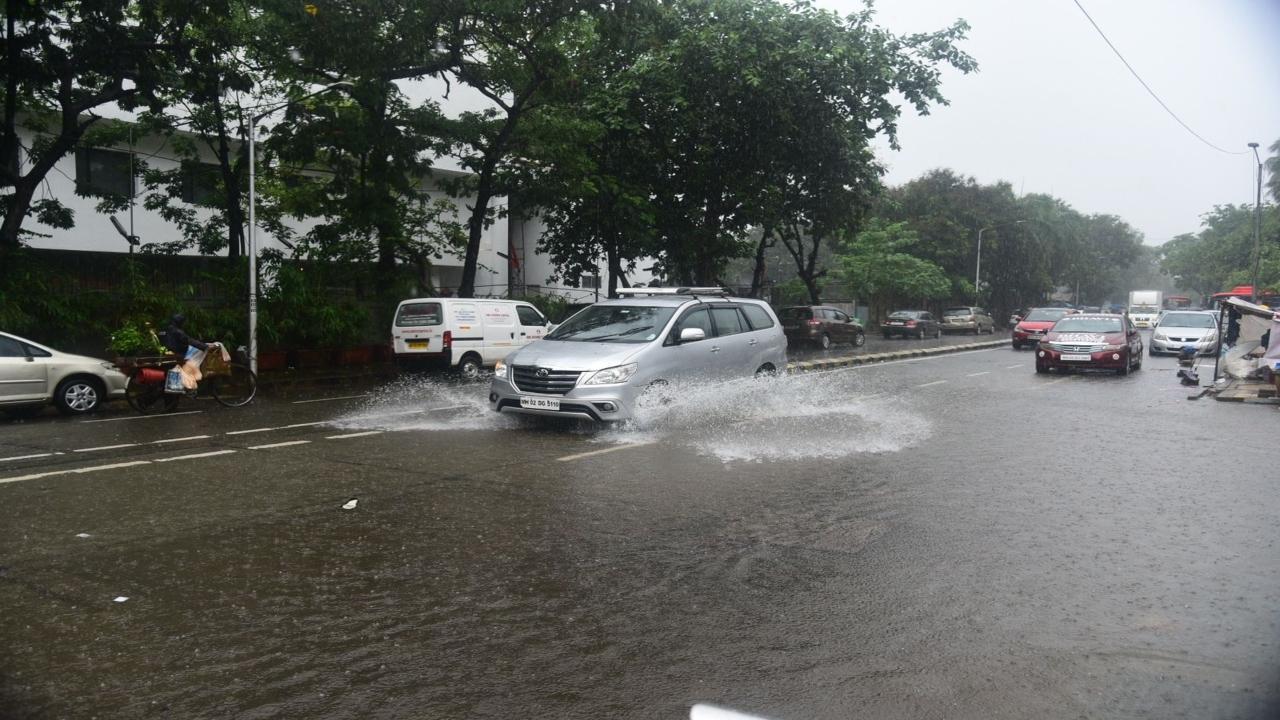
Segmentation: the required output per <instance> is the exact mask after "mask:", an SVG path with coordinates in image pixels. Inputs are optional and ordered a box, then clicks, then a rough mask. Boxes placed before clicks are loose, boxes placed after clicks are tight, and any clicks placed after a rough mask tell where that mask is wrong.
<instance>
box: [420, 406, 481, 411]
mask: <svg viewBox="0 0 1280 720" xmlns="http://www.w3.org/2000/svg"><path fill="white" fill-rule="evenodd" d="M466 407H471V406H470V405H445V406H444V407H438V408H428V409H427V411H426V412H440V411H441V410H461V409H462V408H466Z"/></svg>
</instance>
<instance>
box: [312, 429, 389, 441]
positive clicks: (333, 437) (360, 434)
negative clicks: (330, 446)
mask: <svg viewBox="0 0 1280 720" xmlns="http://www.w3.org/2000/svg"><path fill="white" fill-rule="evenodd" d="M382 432H383V431H382V430H369V431H367V432H358V433H349V434H347V435H328V436H326V437H325V440H346V439H347V438H358V437H367V436H369V435H381V434H382Z"/></svg>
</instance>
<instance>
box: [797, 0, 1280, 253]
mask: <svg viewBox="0 0 1280 720" xmlns="http://www.w3.org/2000/svg"><path fill="white" fill-rule="evenodd" d="M1081 4H1083V5H1084V7H1085V9H1086V10H1088V11H1089V14H1090V15H1092V16H1093V19H1094V20H1095V21H1096V22H1097V23H1098V25H1099V26H1101V27H1102V30H1103V32H1105V33H1106V34H1107V37H1109V38H1110V39H1111V42H1113V43H1115V45H1116V47H1118V48H1119V50H1120V52H1121V53H1123V54H1124V56H1125V58H1126V59H1128V61H1129V63H1130V64H1131V65H1133V66H1134V68H1135V69H1136V70H1137V71H1138V73H1139V74H1140V75H1141V76H1142V77H1143V79H1144V80H1146V82H1147V84H1148V85H1150V86H1151V88H1152V89H1153V90H1155V92H1156V93H1157V94H1158V95H1159V96H1160V97H1161V99H1163V100H1164V102H1165V103H1166V104H1167V105H1169V107H1170V108H1172V109H1173V111H1174V112H1175V113H1177V114H1178V116H1179V117H1181V118H1182V119H1183V121H1185V122H1186V123H1187V124H1188V125H1190V126H1191V127H1192V128H1193V129H1195V130H1196V132H1198V133H1200V134H1201V135H1203V136H1204V137H1205V138H1207V139H1208V140H1209V141H1210V142H1213V143H1215V144H1217V145H1218V146H1220V147H1222V148H1224V149H1227V150H1237V151H1239V150H1244V151H1247V150H1248V148H1247V147H1246V145H1247V143H1249V142H1251V141H1255V142H1258V143H1260V144H1261V145H1262V147H1261V148H1260V150H1261V151H1262V153H1263V157H1264V158H1265V157H1266V154H1267V150H1266V148H1268V147H1269V146H1270V145H1271V144H1272V143H1274V142H1275V141H1276V140H1277V139H1280V92H1277V90H1280V0H1081ZM819 5H821V6H823V7H827V8H831V9H834V10H837V11H840V12H842V13H846V12H850V11H852V10H855V9H857V8H859V7H861V4H860V3H857V2H852V1H850V0H819ZM876 9H877V18H878V24H880V25H883V26H885V27H887V28H889V29H891V30H893V31H894V32H897V33H906V32H922V31H929V30H935V29H939V28H942V27H944V26H946V25H949V24H950V23H951V22H952V21H954V20H955V19H957V18H964V19H965V20H967V21H968V22H969V24H970V25H971V26H972V29H971V30H970V33H969V39H968V40H967V41H966V42H965V43H964V44H963V47H964V48H965V49H966V51H967V52H968V53H969V54H971V55H973V56H974V57H975V58H976V59H977V60H978V63H979V66H980V67H979V70H978V72H976V73H973V74H971V75H967V76H965V75H961V74H959V73H956V72H949V73H947V75H946V76H945V79H944V81H943V88H942V89H943V93H944V94H945V95H946V97H947V98H948V100H950V101H951V105H950V106H948V107H940V108H936V109H935V110H934V111H933V113H932V114H930V115H929V116H927V117H917V116H915V115H914V113H913V112H912V113H909V115H908V116H906V117H904V118H903V121H902V123H901V127H900V137H899V140H900V142H901V144H902V150H901V151H897V152H895V151H892V150H889V149H888V147H887V145H886V146H885V147H884V149H883V150H882V152H881V153H880V155H881V158H882V159H883V160H884V161H885V162H887V164H888V166H889V174H888V177H887V181H888V182H889V183H891V184H900V183H903V182H906V181H908V180H910V179H912V178H914V177H916V176H918V175H920V174H921V173H923V172H925V171H927V170H929V169H931V168H935V167H949V168H952V169H954V170H956V171H959V172H962V173H964V174H966V175H972V176H974V177H976V178H978V180H979V181H982V182H994V181H997V180H1008V181H1009V182H1011V183H1012V184H1013V187H1014V189H1015V191H1017V190H1021V191H1022V192H1026V193H1033V192H1047V193H1052V194H1054V195H1056V196H1058V197H1060V198H1062V199H1063V200H1065V201H1066V202H1068V203H1070V204H1071V205H1072V206H1074V207H1075V208H1076V209H1077V210H1080V211H1081V212H1086V213H1111V214H1115V215H1118V216H1120V217H1121V218H1123V219H1125V220H1126V221H1128V222H1129V223H1130V224H1132V225H1133V226H1134V227H1136V228H1138V229H1139V230H1140V231H1142V233H1143V234H1144V235H1145V236H1146V242H1147V244H1150V245H1158V244H1160V243H1163V242H1165V241H1166V240H1168V239H1170V238H1172V237H1173V236H1175V235H1178V234H1180V233H1184V232H1194V231H1196V230H1197V228H1198V227H1199V224H1200V215H1202V214H1203V213H1205V212H1207V211H1209V210H1210V209H1212V207H1213V206H1214V205H1216V204H1226V203H1249V204H1252V202H1253V197H1254V174H1253V173H1254V170H1253V168H1254V160H1253V154H1252V153H1249V154H1248V155H1225V154H1223V153H1220V152H1217V151H1215V150H1213V149H1211V148H1208V147H1206V146H1205V145H1203V144H1202V143H1201V142H1200V141H1198V140H1196V139H1195V138H1194V137H1192V136H1191V135H1190V134H1189V133H1187V131H1186V130H1184V129H1183V128H1182V127H1181V126H1179V125H1178V124H1177V123H1176V122H1175V121H1174V120H1173V119H1172V118H1170V117H1169V116H1168V115H1167V114H1166V113H1165V111H1164V110H1162V109H1161V108H1160V106H1159V105H1158V104H1156V102H1155V101H1154V100H1152V99H1151V97H1150V96H1149V95H1148V94H1147V93H1146V91H1145V90H1143V89H1142V86H1141V85H1139V84H1138V82H1137V81H1136V80H1134V79H1133V76H1131V75H1130V74H1129V72H1128V71H1127V70H1126V69H1125V67H1124V65H1123V64H1121V62H1120V60H1119V59H1117V58H1116V56H1115V55H1114V54H1113V53H1112V52H1111V50H1110V49H1109V48H1108V47H1107V45H1106V43H1105V42H1103V40H1102V38H1101V37H1099V36H1098V34H1097V32H1096V31H1095V30H1094V29H1093V27H1092V26H1091V25H1089V22H1088V20H1087V19H1086V18H1085V17H1084V15H1083V14H1081V12H1080V10H1079V9H1078V8H1077V7H1076V5H1075V3H1074V2H1072V0H881V1H880V2H879V3H877V5H876Z"/></svg>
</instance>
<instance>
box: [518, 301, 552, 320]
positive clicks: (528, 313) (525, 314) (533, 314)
mask: <svg viewBox="0 0 1280 720" xmlns="http://www.w3.org/2000/svg"><path fill="white" fill-rule="evenodd" d="M516 314H517V315H519V316H520V324H521V325H546V324H547V319H546V318H544V317H542V315H541V314H540V313H539V312H538V311H537V310H534V309H533V308H531V307H529V306H528V305H517V306H516Z"/></svg>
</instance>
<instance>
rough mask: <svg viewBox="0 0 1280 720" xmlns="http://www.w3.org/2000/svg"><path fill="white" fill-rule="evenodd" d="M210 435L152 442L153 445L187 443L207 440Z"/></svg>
mask: <svg viewBox="0 0 1280 720" xmlns="http://www.w3.org/2000/svg"><path fill="white" fill-rule="evenodd" d="M208 438H209V436H208V435H192V436H191V437H182V438H169V439H168V440H152V441H151V444H152V445H164V444H166V443H176V442H187V441H188V440H207V439H208Z"/></svg>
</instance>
